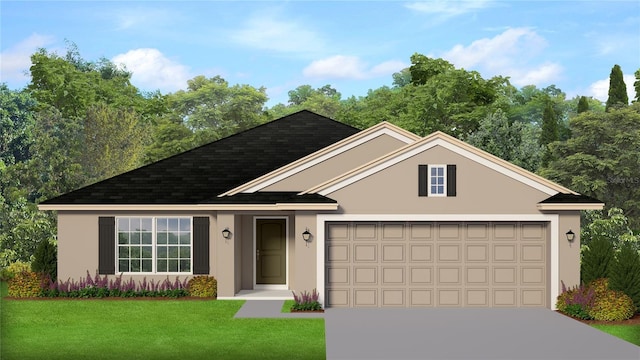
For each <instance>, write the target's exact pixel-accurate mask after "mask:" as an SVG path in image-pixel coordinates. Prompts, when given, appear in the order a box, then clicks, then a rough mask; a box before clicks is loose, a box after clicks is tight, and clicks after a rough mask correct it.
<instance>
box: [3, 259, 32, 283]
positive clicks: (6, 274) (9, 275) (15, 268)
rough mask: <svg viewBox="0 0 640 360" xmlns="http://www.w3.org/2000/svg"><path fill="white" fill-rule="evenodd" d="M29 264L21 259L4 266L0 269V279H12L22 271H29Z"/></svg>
mask: <svg viewBox="0 0 640 360" xmlns="http://www.w3.org/2000/svg"><path fill="white" fill-rule="evenodd" d="M30 270H31V264H29V263H27V262H22V261H16V262H14V263H12V264H10V265H9V266H7V267H6V268H3V269H2V270H0V281H9V280H11V279H13V277H14V276H15V275H16V274H18V273H20V272H23V271H30Z"/></svg>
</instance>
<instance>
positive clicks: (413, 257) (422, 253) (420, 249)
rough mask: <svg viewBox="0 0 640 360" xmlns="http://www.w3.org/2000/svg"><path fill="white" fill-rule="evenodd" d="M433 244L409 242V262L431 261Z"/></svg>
mask: <svg viewBox="0 0 640 360" xmlns="http://www.w3.org/2000/svg"><path fill="white" fill-rule="evenodd" d="M432 248H433V245H431V244H428V245H422V244H410V245H409V253H410V254H409V260H410V261H411V262H431V261H433V257H432V256H431V254H433V249H432Z"/></svg>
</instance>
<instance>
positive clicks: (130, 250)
mask: <svg viewBox="0 0 640 360" xmlns="http://www.w3.org/2000/svg"><path fill="white" fill-rule="evenodd" d="M117 222H118V223H117V229H118V234H117V238H118V260H117V265H118V269H117V272H126V273H132V272H133V273H190V272H191V243H192V231H191V229H192V226H191V218H188V217H180V218H176V217H157V218H151V217H144V218H139V217H121V218H117Z"/></svg>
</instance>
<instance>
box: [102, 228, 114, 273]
mask: <svg viewBox="0 0 640 360" xmlns="http://www.w3.org/2000/svg"><path fill="white" fill-rule="evenodd" d="M98 273H99V274H101V275H107V274H115V273H116V218H114V217H102V216H101V217H99V218H98Z"/></svg>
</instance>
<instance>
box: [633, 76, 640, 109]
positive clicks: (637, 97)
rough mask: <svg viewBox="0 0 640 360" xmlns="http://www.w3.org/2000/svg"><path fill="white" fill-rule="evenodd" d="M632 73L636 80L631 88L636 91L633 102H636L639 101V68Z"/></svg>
mask: <svg viewBox="0 0 640 360" xmlns="http://www.w3.org/2000/svg"><path fill="white" fill-rule="evenodd" d="M634 75H635V77H636V81H634V82H633V88H634V89H635V91H636V97H635V99H634V100H633V102H638V101H640V69H638V70H636V72H635V74H634Z"/></svg>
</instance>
